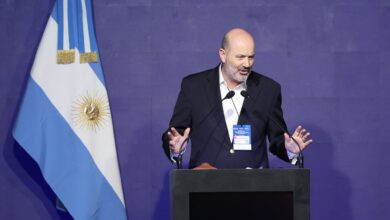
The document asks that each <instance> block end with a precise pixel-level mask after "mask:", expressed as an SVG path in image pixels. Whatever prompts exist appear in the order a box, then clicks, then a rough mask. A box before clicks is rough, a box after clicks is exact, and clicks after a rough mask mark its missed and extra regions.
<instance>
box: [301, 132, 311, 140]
mask: <svg viewBox="0 0 390 220" xmlns="http://www.w3.org/2000/svg"><path fill="white" fill-rule="evenodd" d="M309 136H310V132H307V133H306V134H305V135H303V137H302V139H303V140H305V139H306V138H308V137H309Z"/></svg>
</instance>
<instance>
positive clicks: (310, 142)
mask: <svg viewBox="0 0 390 220" xmlns="http://www.w3.org/2000/svg"><path fill="white" fill-rule="evenodd" d="M312 143H313V140H312V139H310V140H308V141H306V142H305V143H304V146H303V148H306V147H307V146H309V145H310V144H312Z"/></svg>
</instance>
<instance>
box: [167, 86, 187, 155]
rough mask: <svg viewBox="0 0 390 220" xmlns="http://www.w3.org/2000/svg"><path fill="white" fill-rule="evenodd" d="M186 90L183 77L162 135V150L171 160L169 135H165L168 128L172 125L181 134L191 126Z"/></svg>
mask: <svg viewBox="0 0 390 220" xmlns="http://www.w3.org/2000/svg"><path fill="white" fill-rule="evenodd" d="M186 90H188V86H186V79H183V81H182V83H181V89H180V92H179V96H178V97H177V101H176V104H175V108H174V111H173V115H172V118H171V120H170V122H169V128H168V129H167V130H166V131H165V132H164V133H163V135H162V141H163V148H164V152H165V154H166V156H167V157H168V159H169V160H171V154H170V150H169V137H168V135H167V133H168V131H169V129H170V128H171V127H174V128H176V130H177V131H178V132H179V133H180V134H183V132H184V130H185V129H186V128H188V127H191V107H190V101H189V99H188V92H187V91H186Z"/></svg>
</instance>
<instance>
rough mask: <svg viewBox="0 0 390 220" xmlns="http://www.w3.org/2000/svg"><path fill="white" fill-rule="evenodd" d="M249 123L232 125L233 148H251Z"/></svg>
mask: <svg viewBox="0 0 390 220" xmlns="http://www.w3.org/2000/svg"><path fill="white" fill-rule="evenodd" d="M251 140H252V134H251V126H250V125H233V150H252V141H251Z"/></svg>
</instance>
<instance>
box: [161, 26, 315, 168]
mask: <svg viewBox="0 0 390 220" xmlns="http://www.w3.org/2000/svg"><path fill="white" fill-rule="evenodd" d="M219 57H220V59H221V64H220V65H218V67H216V68H214V69H211V70H206V71H204V72H200V73H197V74H193V75H190V76H187V77H185V78H184V79H183V81H182V84H181V91H180V93H179V96H178V99H177V102H176V105H175V109H174V112H173V116H172V119H171V121H170V124H169V126H170V128H169V129H168V130H167V131H166V132H165V133H164V134H163V147H164V150H165V153H166V154H167V156H168V157H169V158H171V159H172V158H174V157H176V156H178V155H179V154H181V153H183V152H184V150H185V149H186V145H187V143H188V139H189V138H190V139H191V157H190V164H189V168H194V167H197V166H199V165H201V164H202V163H208V164H210V165H211V166H214V167H217V168H248V167H250V168H266V167H269V163H268V156H267V146H266V137H268V140H269V145H270V146H269V148H270V151H271V152H272V153H273V154H275V155H277V156H278V157H279V158H281V159H282V160H285V161H295V159H296V157H297V154H298V153H299V147H298V146H297V144H296V143H295V142H294V141H293V140H292V139H291V138H290V137H289V136H288V135H287V134H286V133H284V131H283V130H287V127H286V124H285V122H284V119H283V111H282V109H281V89H280V85H279V84H278V83H277V82H275V81H273V80H272V79H270V78H268V77H266V76H263V75H261V74H258V73H256V72H254V71H252V66H253V63H254V57H255V42H254V39H253V37H252V36H251V35H250V34H249V33H248V32H247V31H245V30H243V29H239V28H236V29H232V30H230V31H228V32H227V33H226V34H225V35H224V37H223V40H222V45H221V48H220V50H219ZM230 91H234V96H233V97H232V98H230V97H229V96H231V95H232V92H230ZM242 91H244V92H242ZM226 96H228V97H226ZM244 96H245V97H244ZM224 98H226V99H224ZM241 125H243V126H241ZM282 127H283V128H284V129H282ZM309 135H310V133H308V132H307V131H306V130H305V129H303V128H302V127H301V126H298V128H296V130H295V131H294V133H293V137H294V139H295V140H296V141H297V142H298V143H299V145H300V147H301V149H302V150H303V149H305V148H306V147H307V146H308V145H309V144H310V143H312V140H309V139H308V137H309Z"/></svg>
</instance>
